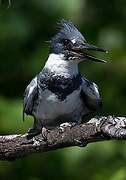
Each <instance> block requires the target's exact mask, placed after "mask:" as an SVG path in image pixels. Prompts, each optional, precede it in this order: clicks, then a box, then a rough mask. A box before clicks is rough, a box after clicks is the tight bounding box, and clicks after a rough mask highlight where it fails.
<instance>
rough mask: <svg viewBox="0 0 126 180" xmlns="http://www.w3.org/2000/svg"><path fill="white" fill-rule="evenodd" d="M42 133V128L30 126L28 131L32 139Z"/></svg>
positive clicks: (28, 137)
mask: <svg viewBox="0 0 126 180" xmlns="http://www.w3.org/2000/svg"><path fill="white" fill-rule="evenodd" d="M40 133H41V130H40V129H36V128H30V129H29V130H28V132H27V139H32V138H33V137H34V136H37V135H38V134H40Z"/></svg>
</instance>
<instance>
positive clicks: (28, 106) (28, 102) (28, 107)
mask: <svg viewBox="0 0 126 180" xmlns="http://www.w3.org/2000/svg"><path fill="white" fill-rule="evenodd" d="M37 95H38V86H37V77H35V78H34V79H33V80H32V81H31V82H30V84H29V85H28V86H27V88H26V90H25V92H24V99H23V121H24V115H25V114H27V115H32V110H33V106H34V102H35V100H36V99H37Z"/></svg>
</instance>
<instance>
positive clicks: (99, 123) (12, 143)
mask: <svg viewBox="0 0 126 180" xmlns="http://www.w3.org/2000/svg"><path fill="white" fill-rule="evenodd" d="M125 128H126V118H125V117H112V116H108V117H95V118H92V119H91V120H90V121H89V122H88V123H85V124H80V125H75V126H73V127H69V126H67V127H64V128H63V129H62V128H59V127H57V128H55V129H54V130H51V131H50V130H46V131H45V135H44V138H43V136H42V134H40V135H38V136H35V137H34V138H32V139H28V138H27V134H24V135H5V136H0V160H14V159H17V158H21V157H23V156H26V155H28V154H31V153H34V152H46V151H50V150H55V149H59V148H64V147H70V146H82V147H85V146H86V145H87V144H88V143H92V142H96V141H104V140H112V139H126V129H125ZM45 137H46V138H45Z"/></svg>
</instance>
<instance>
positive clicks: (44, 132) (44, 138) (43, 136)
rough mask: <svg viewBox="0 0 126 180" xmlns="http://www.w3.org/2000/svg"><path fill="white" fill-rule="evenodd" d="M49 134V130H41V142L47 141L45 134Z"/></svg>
mask: <svg viewBox="0 0 126 180" xmlns="http://www.w3.org/2000/svg"><path fill="white" fill-rule="evenodd" d="M49 132H50V130H49V129H47V128H45V127H43V128H42V131H41V133H42V138H43V141H47V134H48V133H49Z"/></svg>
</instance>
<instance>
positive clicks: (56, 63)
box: [44, 54, 78, 76]
mask: <svg viewBox="0 0 126 180" xmlns="http://www.w3.org/2000/svg"><path fill="white" fill-rule="evenodd" d="M44 68H48V69H49V70H50V71H51V72H54V73H56V74H60V75H62V76H73V75H76V74H78V64H77V62H76V60H75V61H67V60H65V58H64V55H63V54H50V55H49V57H48V60H47V62H46V64H45V66H44Z"/></svg>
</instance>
